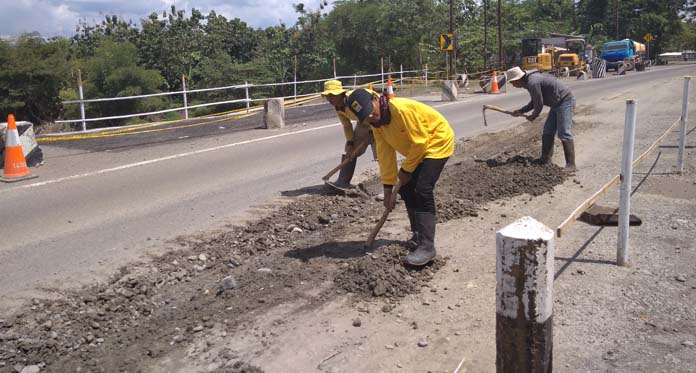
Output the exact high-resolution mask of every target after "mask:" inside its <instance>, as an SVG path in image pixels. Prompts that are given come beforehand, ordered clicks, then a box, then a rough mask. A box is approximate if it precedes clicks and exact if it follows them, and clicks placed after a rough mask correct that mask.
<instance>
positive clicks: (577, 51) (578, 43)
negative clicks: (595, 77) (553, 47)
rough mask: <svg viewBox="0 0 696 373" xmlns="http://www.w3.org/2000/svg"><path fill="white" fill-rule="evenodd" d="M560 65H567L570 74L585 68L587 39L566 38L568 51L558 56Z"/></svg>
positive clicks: (576, 73) (575, 73) (577, 72)
mask: <svg viewBox="0 0 696 373" xmlns="http://www.w3.org/2000/svg"><path fill="white" fill-rule="evenodd" d="M558 67H561V68H562V67H567V68H568V70H569V72H570V75H578V74H579V73H580V71H583V70H585V39H567V40H566V51H565V52H563V53H562V54H561V55H560V56H558Z"/></svg>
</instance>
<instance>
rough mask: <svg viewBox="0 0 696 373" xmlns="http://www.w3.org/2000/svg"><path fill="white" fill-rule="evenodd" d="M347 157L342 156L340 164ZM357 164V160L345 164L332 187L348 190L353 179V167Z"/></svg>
mask: <svg viewBox="0 0 696 373" xmlns="http://www.w3.org/2000/svg"><path fill="white" fill-rule="evenodd" d="M346 157H347V155H345V154H343V156H342V157H341V162H343V161H344V160H345V159H346ZM357 163H358V159H357V158H356V159H353V160H352V161H351V162H349V163H348V164H346V165H345V166H344V167H343V168H342V169H341V171H340V172H339V174H338V179H336V182H335V183H334V185H336V187H338V188H341V189H348V188H350V181H351V180H352V179H353V174H354V173H355V165H356V164H357Z"/></svg>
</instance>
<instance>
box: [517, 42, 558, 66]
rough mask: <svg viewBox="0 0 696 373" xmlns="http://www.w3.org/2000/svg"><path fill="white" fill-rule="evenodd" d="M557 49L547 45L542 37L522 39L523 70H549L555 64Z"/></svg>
mask: <svg viewBox="0 0 696 373" xmlns="http://www.w3.org/2000/svg"><path fill="white" fill-rule="evenodd" d="M556 58H557V49H556V48H555V47H554V46H552V45H551V46H547V45H545V43H544V39H539V38H529V39H522V64H521V65H522V66H521V67H522V68H523V69H524V70H539V71H551V70H553V69H554V66H555V65H556Z"/></svg>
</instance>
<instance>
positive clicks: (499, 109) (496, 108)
mask: <svg viewBox="0 0 696 373" xmlns="http://www.w3.org/2000/svg"><path fill="white" fill-rule="evenodd" d="M483 108H484V109H491V110H495V111H499V112H501V113H504V114H508V115H515V113H514V112H512V111H509V110H505V109H503V108H499V107H497V106H495V105H483Z"/></svg>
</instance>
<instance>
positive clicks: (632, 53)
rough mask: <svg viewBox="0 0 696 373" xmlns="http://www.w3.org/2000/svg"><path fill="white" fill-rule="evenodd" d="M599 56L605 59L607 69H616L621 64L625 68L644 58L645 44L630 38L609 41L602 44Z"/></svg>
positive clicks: (641, 61) (640, 61)
mask: <svg viewBox="0 0 696 373" xmlns="http://www.w3.org/2000/svg"><path fill="white" fill-rule="evenodd" d="M601 58H602V59H604V60H606V61H607V71H609V70H611V69H613V70H618V68H619V66H621V65H623V66H624V67H625V68H626V70H633V68H634V67H635V66H636V65H637V64H640V63H643V61H644V60H645V44H642V43H639V42H637V41H634V40H631V39H624V40H619V41H610V42H606V43H604V45H603V46H602V54H601Z"/></svg>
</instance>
